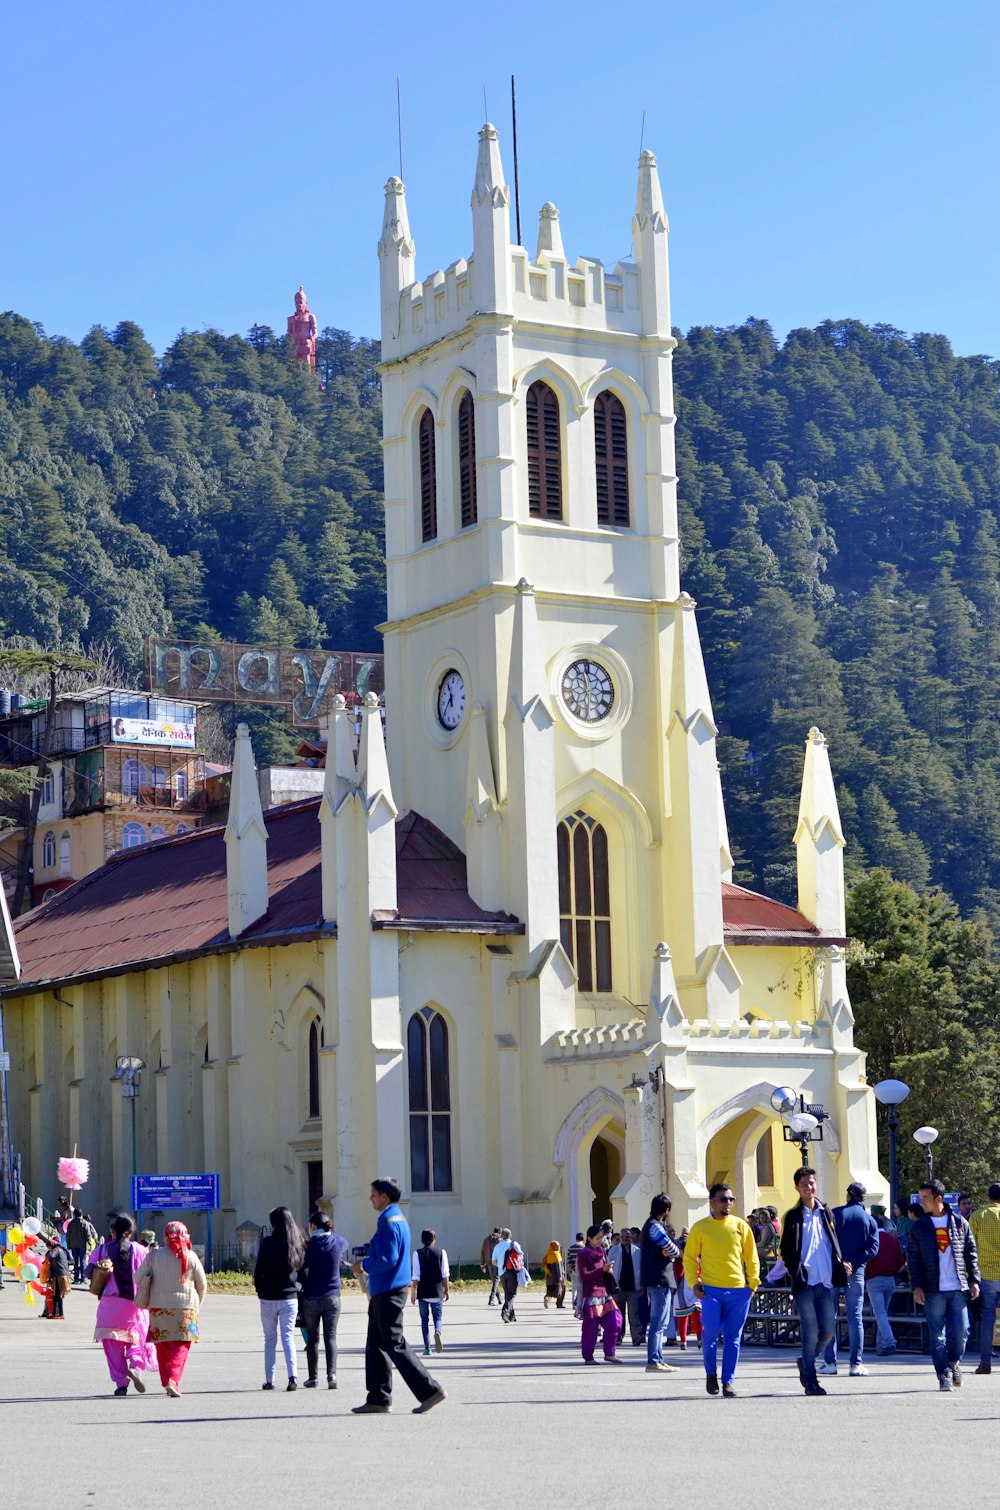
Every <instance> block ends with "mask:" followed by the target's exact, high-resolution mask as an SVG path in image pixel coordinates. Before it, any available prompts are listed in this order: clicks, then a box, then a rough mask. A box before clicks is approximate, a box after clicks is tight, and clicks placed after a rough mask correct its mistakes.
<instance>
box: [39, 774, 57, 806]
mask: <svg viewBox="0 0 1000 1510" xmlns="http://www.w3.org/2000/svg"><path fill="white" fill-rule="evenodd" d="M55 800H56V773H55V771H54V770H53V769H52V767H51V766H49V769H48V770H47V771H46V772H45V775H44V776H43V777H42V807H48V806H49V805H50V804H51V803H53V802H55Z"/></svg>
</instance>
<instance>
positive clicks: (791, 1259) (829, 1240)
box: [702, 1165, 851, 1395]
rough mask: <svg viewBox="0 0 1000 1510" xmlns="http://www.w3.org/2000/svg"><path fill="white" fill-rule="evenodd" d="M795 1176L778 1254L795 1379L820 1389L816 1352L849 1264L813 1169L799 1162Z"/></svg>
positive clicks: (810, 1389) (813, 1391) (809, 1389)
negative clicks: (794, 1344)
mask: <svg viewBox="0 0 1000 1510" xmlns="http://www.w3.org/2000/svg"><path fill="white" fill-rule="evenodd" d="M794 1180H795V1188H796V1190H797V1191H798V1193H799V1199H798V1204H797V1205H795V1206H793V1207H792V1209H791V1211H787V1212H786V1213H785V1216H784V1219H783V1220H782V1223H781V1259H782V1262H783V1263H784V1265H785V1268H786V1269H787V1271H788V1277H789V1280H790V1281H791V1286H792V1299H793V1300H794V1302H795V1309H796V1311H797V1312H798V1315H799V1327H800V1330H801V1332H802V1356H801V1358H799V1359H797V1360H796V1361H797V1363H798V1366H799V1379H800V1380H801V1383H802V1388H803V1389H804V1390H805V1392H806V1394H807V1395H825V1394H826V1390H825V1389H824V1388H823V1386H822V1384H820V1382H819V1380H818V1379H817V1377H816V1358H817V1355H818V1354H820V1353H822V1351H823V1349H824V1348H825V1347H826V1345H827V1343H828V1342H829V1341H830V1338H831V1337H832V1336H833V1328H834V1322H835V1316H836V1313H835V1310H834V1293H835V1290H836V1289H837V1288H838V1287H840V1288H842V1287H843V1286H845V1285H846V1283H847V1281H848V1279H850V1277H851V1266H850V1264H849V1263H848V1264H845V1263H844V1261H843V1259H842V1257H841V1254H840V1241H839V1239H838V1237H837V1227H836V1223H835V1222H834V1220H833V1213H832V1212H831V1211H830V1209H829V1207H828V1206H825V1205H824V1204H823V1202H822V1201H820V1200H817V1199H816V1171H815V1169H811V1168H810V1167H809V1166H808V1165H804V1166H803V1167H802V1168H801V1169H797V1170H796V1172H795V1175H794ZM702 1324H703V1325H704V1309H703V1310H702Z"/></svg>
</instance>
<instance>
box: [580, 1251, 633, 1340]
mask: <svg viewBox="0 0 1000 1510" xmlns="http://www.w3.org/2000/svg"><path fill="white" fill-rule="evenodd" d="M604 1237H605V1234H604V1232H603V1230H602V1228H601V1227H600V1226H594V1227H588V1228H587V1240H586V1242H585V1243H584V1245H583V1247H582V1248H581V1249H580V1252H579V1253H578V1254H577V1260H576V1263H577V1268H578V1269H579V1271H580V1289H581V1292H582V1299H581V1305H582V1307H583V1325H582V1327H581V1330H580V1351H581V1352H582V1353H583V1361H584V1363H594V1362H595V1359H594V1351H595V1349H596V1347H597V1338H598V1335H599V1334H600V1335H601V1338H602V1341H603V1346H604V1361H605V1363H621V1361H622V1360H621V1359H620V1358H619V1357H618V1356H617V1348H618V1339H619V1337H620V1336H621V1333H622V1327H623V1325H624V1322H623V1321H622V1314H621V1312H620V1311H619V1309H618V1307H617V1306H616V1305H615V1302H614V1299H613V1298H612V1296H611V1295H610V1294H609V1288H608V1281H609V1280H610V1279H611V1277H612V1271H611V1261H610V1259H609V1257H608V1253H607V1250H606V1249H605V1246H604Z"/></svg>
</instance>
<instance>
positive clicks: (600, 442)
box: [594, 390, 630, 526]
mask: <svg viewBox="0 0 1000 1510" xmlns="http://www.w3.org/2000/svg"><path fill="white" fill-rule="evenodd" d="M594 453H595V459H596V462H597V522H598V524H619V525H625V526H627V525H628V524H629V523H630V519H629V506H628V435H627V433H626V428H625V405H624V404H623V403H622V401H621V399H620V398H618V396H617V395H616V394H614V393H608V392H607V391H606V390H605V392H604V393H599V394H598V395H597V399H596V401H595V403H594Z"/></svg>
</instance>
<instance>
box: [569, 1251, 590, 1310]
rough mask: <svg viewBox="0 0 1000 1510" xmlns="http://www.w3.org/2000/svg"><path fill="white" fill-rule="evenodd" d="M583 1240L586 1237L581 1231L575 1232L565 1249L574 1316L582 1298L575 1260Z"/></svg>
mask: <svg viewBox="0 0 1000 1510" xmlns="http://www.w3.org/2000/svg"><path fill="white" fill-rule="evenodd" d="M585 1241H586V1239H585V1237H584V1235H583V1233H582V1232H578V1233H577V1234H576V1237H575V1238H574V1239H573V1241H572V1242H571V1243H570V1245H569V1247H568V1248H567V1249H566V1271H567V1273H568V1275H569V1284H570V1298H571V1302H572V1306H573V1314H574V1316H578V1315H579V1314H580V1300H581V1298H582V1291H581V1289H580V1272H579V1270H578V1269H577V1266H576V1261H577V1258H578V1257H579V1254H580V1249H581V1248H582V1247H583V1245H584V1242H585Z"/></svg>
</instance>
